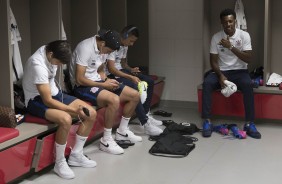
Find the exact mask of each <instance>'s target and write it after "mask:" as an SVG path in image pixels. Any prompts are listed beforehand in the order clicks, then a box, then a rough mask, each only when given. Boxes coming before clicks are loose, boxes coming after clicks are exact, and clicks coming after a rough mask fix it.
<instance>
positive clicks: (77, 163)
mask: <svg viewBox="0 0 282 184" xmlns="http://www.w3.org/2000/svg"><path fill="white" fill-rule="evenodd" d="M68 164H69V165H70V166H74V167H85V168H91V167H96V166H97V164H96V163H95V164H93V165H89V164H81V163H79V162H73V161H68Z"/></svg>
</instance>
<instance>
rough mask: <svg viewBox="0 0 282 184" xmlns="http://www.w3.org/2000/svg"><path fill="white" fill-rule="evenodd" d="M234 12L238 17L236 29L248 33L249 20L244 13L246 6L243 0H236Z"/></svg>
mask: <svg viewBox="0 0 282 184" xmlns="http://www.w3.org/2000/svg"><path fill="white" fill-rule="evenodd" d="M234 11H235V13H236V17H237V18H236V19H237V25H236V28H238V29H242V30H244V31H247V20H246V16H245V13H244V5H243V2H242V1H241V0H236V3H235V9H234Z"/></svg>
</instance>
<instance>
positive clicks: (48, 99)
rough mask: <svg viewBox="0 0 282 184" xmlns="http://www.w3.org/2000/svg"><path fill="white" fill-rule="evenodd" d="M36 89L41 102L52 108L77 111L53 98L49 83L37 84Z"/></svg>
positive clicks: (69, 111) (71, 111) (70, 111)
mask: <svg viewBox="0 0 282 184" xmlns="http://www.w3.org/2000/svg"><path fill="white" fill-rule="evenodd" d="M36 87H37V90H38V92H39V94H40V96H41V98H42V100H43V103H44V104H45V105H46V106H47V107H50V108H52V109H59V110H62V111H66V112H68V113H77V110H76V109H74V108H72V107H71V106H68V105H65V104H63V103H61V102H59V101H58V100H54V99H53V98H52V95H51V90H50V85H49V84H37V85H36Z"/></svg>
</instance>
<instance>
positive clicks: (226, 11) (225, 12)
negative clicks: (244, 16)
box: [220, 8, 236, 19]
mask: <svg viewBox="0 0 282 184" xmlns="http://www.w3.org/2000/svg"><path fill="white" fill-rule="evenodd" d="M228 15H233V17H234V19H236V13H235V11H234V10H232V9H229V8H227V9H225V10H222V12H221V13H220V19H222V18H223V17H225V16H228Z"/></svg>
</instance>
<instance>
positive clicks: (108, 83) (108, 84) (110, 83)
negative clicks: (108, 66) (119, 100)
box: [97, 64, 119, 90]
mask: <svg viewBox="0 0 282 184" xmlns="http://www.w3.org/2000/svg"><path fill="white" fill-rule="evenodd" d="M97 72H98V73H99V75H100V76H101V78H102V79H103V80H104V82H103V83H102V84H103V87H104V88H105V89H108V90H115V89H117V88H119V82H118V81H117V80H115V79H108V78H107V75H106V72H105V64H101V66H99V68H98V71H97Z"/></svg>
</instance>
